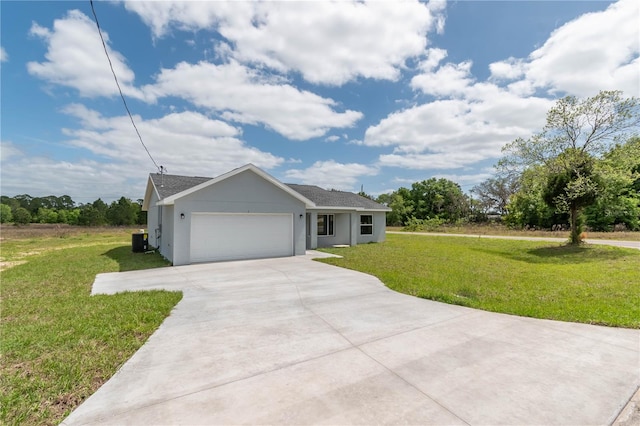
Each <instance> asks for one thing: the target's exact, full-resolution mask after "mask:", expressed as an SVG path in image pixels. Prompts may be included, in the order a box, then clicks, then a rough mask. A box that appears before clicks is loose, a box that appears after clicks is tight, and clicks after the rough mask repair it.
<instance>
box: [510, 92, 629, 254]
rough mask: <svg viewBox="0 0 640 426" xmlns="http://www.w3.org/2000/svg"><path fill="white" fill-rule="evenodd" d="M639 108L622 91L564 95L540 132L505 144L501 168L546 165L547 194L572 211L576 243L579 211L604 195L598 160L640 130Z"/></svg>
mask: <svg viewBox="0 0 640 426" xmlns="http://www.w3.org/2000/svg"><path fill="white" fill-rule="evenodd" d="M639 109H640V104H639V102H638V99H637V98H635V97H632V98H623V97H622V93H621V92H620V91H602V92H600V93H599V94H597V95H596V96H594V97H591V98H586V99H579V98H576V97H575V96H567V97H564V98H562V99H559V100H558V101H557V102H556V104H555V105H554V107H553V108H551V109H550V110H549V112H548V113H547V120H546V124H545V126H544V127H543V129H542V131H541V132H540V133H537V134H534V135H533V136H532V137H531V138H529V139H523V138H518V139H516V140H515V141H513V142H511V143H510V144H508V145H506V146H505V147H504V148H503V152H504V154H505V155H504V157H503V158H502V159H501V160H500V163H499V167H500V168H502V169H504V170H510V171H514V170H519V171H521V172H522V171H523V170H525V169H527V168H530V167H534V166H542V167H543V168H545V169H546V172H547V173H546V174H547V184H546V189H545V193H546V194H547V196H546V197H544V199H545V200H546V201H547V202H548V203H549V205H550V206H553V207H554V208H555V209H556V210H558V211H567V212H568V213H569V215H570V223H571V228H572V232H571V243H572V244H578V243H580V242H581V241H582V237H581V232H580V231H581V229H580V220H579V216H580V214H581V212H582V209H583V208H584V207H586V206H589V205H590V204H593V203H595V202H596V201H597V199H598V195H599V189H600V185H599V184H598V181H599V177H598V176H596V173H595V170H594V167H593V161H594V159H597V158H601V157H602V155H603V154H605V153H606V152H607V151H608V150H609V149H610V148H611V146H612V145H613V144H614V143H615V142H617V141H621V140H624V139H626V138H627V137H628V136H629V133H631V134H637V133H638V126H639V125H640V113H639ZM551 194H555V196H551Z"/></svg>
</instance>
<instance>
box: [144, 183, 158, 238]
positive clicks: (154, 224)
mask: <svg viewBox="0 0 640 426" xmlns="http://www.w3.org/2000/svg"><path fill="white" fill-rule="evenodd" d="M157 202H158V196H157V195H156V194H155V192H154V193H153V194H152V195H151V199H150V201H149V210H148V211H147V232H148V233H149V245H150V246H152V247H155V248H158V247H159V245H160V229H159V227H158V216H159V215H158V210H159V209H160V207H157V206H156V203H157Z"/></svg>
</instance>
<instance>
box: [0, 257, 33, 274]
mask: <svg viewBox="0 0 640 426" xmlns="http://www.w3.org/2000/svg"><path fill="white" fill-rule="evenodd" d="M24 263H27V261H26V260H14V261H11V262H0V271H4V270H6V269H9V268H13V267H14V266H18V265H22V264H24Z"/></svg>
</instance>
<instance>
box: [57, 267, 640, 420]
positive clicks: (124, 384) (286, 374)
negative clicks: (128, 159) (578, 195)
mask: <svg viewBox="0 0 640 426" xmlns="http://www.w3.org/2000/svg"><path fill="white" fill-rule="evenodd" d="M146 289H168V290H182V291H183V292H184V298H183V300H182V301H181V302H180V303H179V304H178V305H177V306H176V307H175V309H174V311H173V312H172V314H171V315H170V316H169V317H168V318H167V319H166V321H165V322H164V323H163V324H162V325H161V326H160V328H159V329H158V330H157V332H156V333H155V334H154V335H152V336H151V338H150V339H149V341H148V342H147V343H146V344H145V345H144V346H143V347H142V348H141V349H140V350H139V351H138V352H137V353H136V354H135V355H134V356H133V357H132V358H131V359H130V360H129V361H128V362H126V363H125V364H124V365H123V367H122V368H121V369H120V371H119V372H118V373H116V375H115V376H114V377H113V378H111V380H109V381H108V382H107V383H105V384H104V385H103V386H102V387H101V388H100V389H99V390H98V391H97V392H96V393H95V394H94V395H93V396H91V397H90V398H89V399H88V400H86V401H85V402H84V403H83V404H82V405H81V406H80V407H79V408H78V409H76V410H75V411H74V412H73V413H72V414H71V415H70V416H69V417H68V418H67V419H66V420H65V421H64V422H63V424H65V425H79V424H246V423H249V424H312V423H313V424H389V423H390V424H398V423H403V424H421V425H427V424H437V425H443V424H452V425H458V424H459V425H469V424H470V425H486V424H492V425H497V424H504V425H507V424H508V425H515V424H518V425H520V424H530V425H534V424H535V425H540V424H544V425H553V424H557V425H568V424H574V425H590V424H593V425H601V424H602V425H603V424H610V423H611V422H613V421H614V419H615V418H616V416H617V414H618V413H619V412H620V410H621V409H622V408H623V407H624V405H625V404H626V403H627V401H628V400H629V398H630V397H631V396H632V394H633V393H634V392H635V391H636V389H637V388H638V386H639V384H640V330H629V329H615V328H606V327H598V326H589V325H583V324H572V323H562V322H556V321H546V320H535V319H529V318H521V317H514V316H509V315H502V314H495V313H489V312H483V311H477V310H473V309H467V308H464V307H459V306H451V305H446V304H442V303H437V302H432V301H428V300H421V299H418V298H414V297H410V296H407V295H403V294H399V293H395V292H393V291H391V290H389V289H387V288H386V287H384V285H382V283H381V282H380V281H378V280H377V279H376V278H374V277H371V276H368V275H365V274H362V273H359V272H354V271H349V270H346V269H341V268H336V267H333V266H329V265H325V264H322V263H318V262H313V261H310V260H309V256H307V257H290V258H281V259H266V260H252V261H241V262H226V263H213V264H202V265H192V266H180V267H173V268H163V269H153V270H147V271H135V272H124V273H111V274H101V275H99V276H98V277H97V278H96V282H95V284H94V293H115V292H118V291H123V290H146Z"/></svg>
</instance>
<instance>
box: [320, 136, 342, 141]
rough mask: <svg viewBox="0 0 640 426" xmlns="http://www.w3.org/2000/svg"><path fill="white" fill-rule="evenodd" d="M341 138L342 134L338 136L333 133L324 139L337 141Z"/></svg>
mask: <svg viewBox="0 0 640 426" xmlns="http://www.w3.org/2000/svg"><path fill="white" fill-rule="evenodd" d="M339 140H340V136H336V135H331V136H327V137H326V138H325V139H324V141H325V142H336V141H339Z"/></svg>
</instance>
